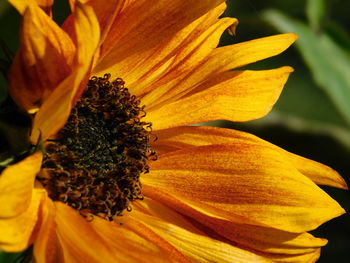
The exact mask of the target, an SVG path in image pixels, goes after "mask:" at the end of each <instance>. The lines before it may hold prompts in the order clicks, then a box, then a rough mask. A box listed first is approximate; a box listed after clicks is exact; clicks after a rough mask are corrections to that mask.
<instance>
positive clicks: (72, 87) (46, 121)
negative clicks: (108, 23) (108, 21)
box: [31, 4, 100, 142]
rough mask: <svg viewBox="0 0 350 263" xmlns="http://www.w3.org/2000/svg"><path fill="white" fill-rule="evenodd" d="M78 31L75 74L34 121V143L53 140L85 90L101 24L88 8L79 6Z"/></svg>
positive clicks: (53, 95)
mask: <svg viewBox="0 0 350 263" xmlns="http://www.w3.org/2000/svg"><path fill="white" fill-rule="evenodd" d="M75 17H76V19H75V22H76V24H75V30H76V40H77V45H78V50H77V52H78V54H77V57H76V59H77V62H76V63H77V65H76V66H75V70H74V72H73V73H72V74H71V75H69V77H67V78H66V79H65V80H64V81H62V83H61V84H60V85H59V86H58V87H57V88H55V90H54V91H53V92H52V93H51V94H50V96H49V97H48V99H47V100H45V102H44V104H43V105H42V106H41V108H40V110H39V112H38V113H37V114H36V116H35V119H34V126H33V132H32V135H31V140H32V141H33V142H35V141H36V140H37V138H38V137H39V136H41V138H42V139H44V140H45V139H47V138H48V137H50V136H53V135H54V134H55V133H56V132H57V131H58V130H59V129H60V128H61V127H62V126H63V125H64V123H65V122H66V120H67V118H68V116H69V113H70V110H71V107H72V105H73V104H74V102H75V101H76V98H77V97H78V96H79V94H80V93H81V91H82V88H83V87H85V81H86V80H87V77H88V76H89V74H90V67H91V63H92V58H93V55H94V52H95V51H96V48H97V46H98V41H99V37H100V35H99V27H98V21H97V19H96V17H95V15H94V13H93V10H92V9H91V8H90V7H89V6H84V5H81V4H78V5H77V8H76V13H75Z"/></svg>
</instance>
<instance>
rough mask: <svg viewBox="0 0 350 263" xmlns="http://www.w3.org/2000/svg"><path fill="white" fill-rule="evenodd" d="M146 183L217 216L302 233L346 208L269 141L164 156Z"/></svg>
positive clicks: (183, 151)
mask: <svg viewBox="0 0 350 263" xmlns="http://www.w3.org/2000/svg"><path fill="white" fill-rule="evenodd" d="M143 184H144V185H149V186H153V187H157V188H159V189H160V190H162V191H165V192H168V193H171V195H173V196H176V197H177V198H178V199H180V200H182V201H183V202H187V203H188V204H190V205H191V206H193V207H194V208H195V209H198V210H200V211H202V212H204V213H208V214H211V215H212V216H215V217H217V218H225V219H228V220H236V219H235V217H236V216H238V217H246V218H247V219H246V220H247V222H250V223H251V224H256V225H259V226H269V227H272V228H276V229H280V230H284V231H289V232H295V233H301V232H304V231H308V230H311V229H314V228H316V227H318V226H319V225H320V224H322V223H324V222H326V221H328V220H330V219H332V218H334V217H337V216H339V215H341V214H343V213H344V210H343V209H342V208H341V207H340V206H339V204H338V203H337V202H336V201H334V200H333V199H332V198H330V197H329V196H328V195H327V194H326V193H325V192H323V191H322V190H321V189H320V188H318V187H317V186H316V185H315V184H314V183H313V182H312V181H311V180H309V179H308V178H307V177H305V176H304V175H302V174H301V173H299V172H298V171H297V169H295V168H294V167H293V166H292V164H291V163H289V162H288V160H286V158H285V157H284V156H283V155H281V154H280V152H279V151H278V150H276V149H274V148H270V147H267V146H265V145H252V144H249V143H248V144H246V143H229V144H226V145H223V144H221V145H208V146H199V147H192V148H187V149H183V150H178V151H174V152H171V153H168V154H165V155H161V156H160V158H159V160H158V161H157V162H155V163H154V164H152V167H151V173H150V174H149V175H147V176H145V177H144V178H143Z"/></svg>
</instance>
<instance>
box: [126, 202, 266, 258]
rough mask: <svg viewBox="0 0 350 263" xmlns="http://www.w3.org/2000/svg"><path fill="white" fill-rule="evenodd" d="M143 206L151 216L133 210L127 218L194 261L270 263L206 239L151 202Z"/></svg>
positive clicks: (185, 223)
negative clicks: (130, 218) (152, 232)
mask: <svg viewBox="0 0 350 263" xmlns="http://www.w3.org/2000/svg"><path fill="white" fill-rule="evenodd" d="M145 205H146V206H147V207H144V208H146V210H150V212H151V215H149V214H145V213H144V212H143V211H142V210H143V209H141V210H140V209H138V207H135V209H134V211H133V212H132V213H131V215H130V217H132V218H134V219H135V221H137V222H139V224H143V225H145V226H147V227H148V228H150V229H151V230H152V231H154V232H155V233H156V234H158V235H159V236H160V237H162V238H164V239H165V240H167V241H168V242H169V243H170V244H172V245H173V246H174V247H176V248H177V249H178V250H179V251H181V252H182V253H183V254H184V255H186V256H187V257H189V258H190V259H191V260H192V261H194V262H270V261H269V260H268V259H265V258H263V257H260V256H258V255H255V254H253V253H251V252H249V251H247V250H243V249H240V248H238V247H235V246H232V245H229V244H227V243H225V242H222V241H218V240H215V239H212V238H210V237H208V236H207V235H206V234H205V233H202V232H201V231H199V230H198V229H196V228H195V227H193V226H192V225H190V224H189V223H188V222H186V220H185V218H183V217H181V215H179V214H176V213H174V211H171V210H170V209H168V208H166V207H164V206H161V205H159V204H157V203H155V202H154V201H152V200H147V199H146V200H145V201H144V202H141V203H140V206H145Z"/></svg>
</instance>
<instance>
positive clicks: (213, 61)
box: [197, 33, 297, 74]
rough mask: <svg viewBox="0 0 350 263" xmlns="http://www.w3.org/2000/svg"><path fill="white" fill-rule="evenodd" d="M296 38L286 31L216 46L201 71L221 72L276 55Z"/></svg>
mask: <svg viewBox="0 0 350 263" xmlns="http://www.w3.org/2000/svg"><path fill="white" fill-rule="evenodd" d="M296 39H297V36H296V35H295V34H293V33H288V34H280V35H275V36H269V37H264V38H259V39H255V40H250V41H247V42H242V43H238V44H234V45H230V46H224V47H220V48H217V49H215V50H214V51H213V52H212V54H211V57H210V59H209V60H208V62H207V63H206V64H205V65H203V69H202V71H206V70H207V71H211V72H212V71H215V72H223V71H226V70H230V69H234V68H238V67H242V66H245V65H248V64H251V63H253V62H256V61H259V60H263V59H265V58H269V57H272V56H276V55H278V54H280V53H281V52H283V51H284V50H286V49H287V48H288V47H289V46H290V45H291V44H293V43H294V42H295V40H296ZM207 68H208V69H207ZM197 74H200V72H198V73H197Z"/></svg>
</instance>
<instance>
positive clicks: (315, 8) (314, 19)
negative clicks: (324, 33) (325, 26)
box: [306, 0, 326, 32]
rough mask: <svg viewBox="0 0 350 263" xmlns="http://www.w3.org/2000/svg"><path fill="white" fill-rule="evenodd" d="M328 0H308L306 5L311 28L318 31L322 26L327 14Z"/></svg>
mask: <svg viewBox="0 0 350 263" xmlns="http://www.w3.org/2000/svg"><path fill="white" fill-rule="evenodd" d="M325 10H326V1H325V0H308V1H307V5H306V15H307V18H308V20H309V23H310V25H311V28H312V29H313V30H314V31H315V32H318V31H319V30H320V28H321V26H320V25H321V22H322V19H323V17H324V15H325Z"/></svg>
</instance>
